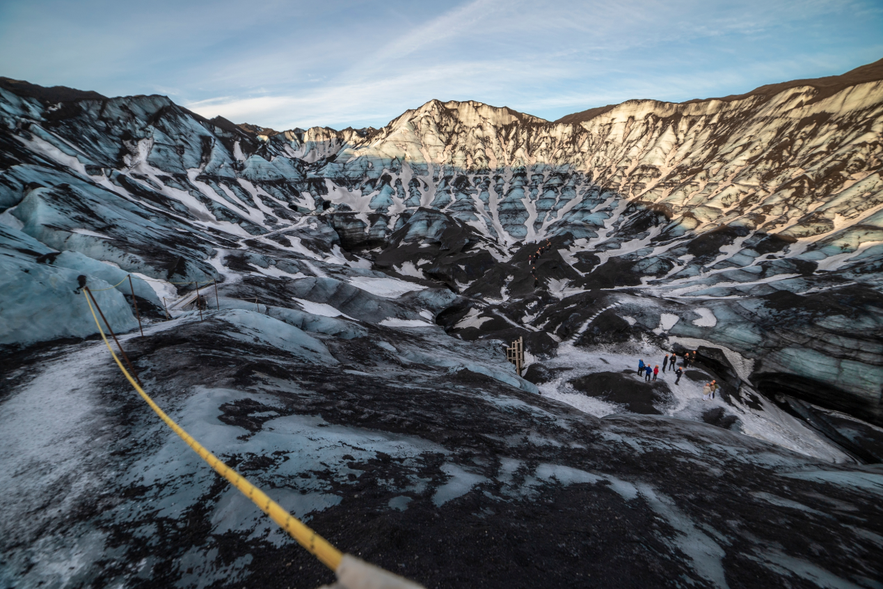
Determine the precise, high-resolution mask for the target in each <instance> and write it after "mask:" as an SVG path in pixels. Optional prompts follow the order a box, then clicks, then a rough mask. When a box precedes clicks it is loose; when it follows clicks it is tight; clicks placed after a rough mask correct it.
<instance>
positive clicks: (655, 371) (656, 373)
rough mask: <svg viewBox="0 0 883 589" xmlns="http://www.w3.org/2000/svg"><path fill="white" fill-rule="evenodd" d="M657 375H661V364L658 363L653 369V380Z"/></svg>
mask: <svg viewBox="0 0 883 589" xmlns="http://www.w3.org/2000/svg"><path fill="white" fill-rule="evenodd" d="M657 376H659V364H657V365H656V368H654V369H653V380H656V377H657Z"/></svg>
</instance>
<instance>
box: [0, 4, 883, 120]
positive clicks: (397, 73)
mask: <svg viewBox="0 0 883 589" xmlns="http://www.w3.org/2000/svg"><path fill="white" fill-rule="evenodd" d="M880 30H883V5H881V4H880V3H879V2H878V1H877V0H777V1H774V2H770V1H769V0H745V1H744V2H739V3H728V4H723V3H716V2H711V3H710V2H707V0H671V1H661V0H621V1H620V2H616V3H613V2H585V1H582V0H559V1H552V0H466V1H463V2H455V3H454V4H453V5H451V4H447V5H439V4H431V3H412V2H408V1H407V0H387V1H385V2H382V3H381V2H376V1H374V0H326V1H324V2H322V3H316V2H306V1H297V0H295V1H287V0H266V1H265V2H261V3H260V4H257V5H254V6H250V7H249V9H248V10H243V8H242V5H241V3H240V2H235V1H233V0H220V1H215V2H211V3H209V2H206V1H195V2H187V3H181V2H180V1H179V0H155V1H154V2H152V3H150V4H149V5H147V4H128V3H119V2H116V1H112V0H83V1H82V2H77V3H70V2H66V1H64V0H27V1H25V0H7V1H6V2H3V3H0V75H6V76H11V77H18V78H22V79H27V80H29V81H33V82H36V83H41V84H48V85H54V84H64V85H69V86H75V87H81V88H86V89H94V90H98V91H99V92H102V93H104V94H113V95H115V94H135V93H147V92H164V93H167V94H170V95H171V96H172V97H173V98H174V99H175V100H177V101H180V102H182V103H183V104H185V105H186V106H188V107H190V108H192V109H194V110H196V111H197V112H200V113H201V114H205V115H208V116H214V115H223V116H225V117H227V118H229V119H231V120H235V121H249V122H253V123H256V124H260V125H263V126H270V127H275V128H286V127H293V126H309V125H316V124H318V125H329V126H335V127H341V126H347V125H352V126H365V125H374V126H378V125H382V124H384V123H386V122H387V121H389V120H391V119H393V118H395V117H396V116H398V115H399V114H401V113H402V112H403V111H404V110H406V109H408V108H416V107H417V106H419V105H420V104H422V103H423V102H425V101H427V100H429V99H431V98H440V99H457V100H468V99H474V100H479V101H482V102H488V103H490V104H495V105H498V106H502V105H507V106H510V107H512V108H515V109H518V110H523V111H526V112H530V113H531V114H534V115H537V116H541V117H543V118H547V119H553V118H557V117H559V116H563V115H564V114H567V113H568V112H575V111H578V110H584V109H586V108H590V107H593V106H600V105H603V104H607V103H614V102H620V101H623V100H626V99H628V98H658V99H663V100H685V99H689V98H696V97H705V96H721V95H726V94H732V93H737V92H745V91H748V90H750V89H752V88H754V87H756V86H760V85H762V84H766V83H771V82H776V81H783V80H786V79H793V78H804V77H817V76H822V75H831V74H835V73H839V72H842V71H845V70H847V69H850V68H852V67H856V66H858V65H861V64H862V63H867V62H869V61H874V60H876V59H878V58H879V57H880V56H881V55H880V54H881V53H883V50H881V45H883V43H881V38H880V34H879V31H880Z"/></svg>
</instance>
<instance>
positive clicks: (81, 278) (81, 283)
mask: <svg viewBox="0 0 883 589" xmlns="http://www.w3.org/2000/svg"><path fill="white" fill-rule="evenodd" d="M77 284H78V285H79V286H78V287H77V289H76V290H75V291H74V292H75V293H76V294H80V293H82V292H83V289H84V288H86V277H85V276H83V275H82V274H80V275H79V276H77Z"/></svg>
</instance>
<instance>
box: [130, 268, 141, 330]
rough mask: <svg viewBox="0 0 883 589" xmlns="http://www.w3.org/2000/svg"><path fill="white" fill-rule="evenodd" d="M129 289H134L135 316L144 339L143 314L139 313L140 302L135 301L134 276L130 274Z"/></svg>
mask: <svg viewBox="0 0 883 589" xmlns="http://www.w3.org/2000/svg"><path fill="white" fill-rule="evenodd" d="M129 288H131V289H132V304H133V305H135V316H136V317H137V318H138V331H140V332H141V337H144V329H143V328H142V327H141V313H139V312H138V301H136V300H135V287H134V286H133V285H132V275H131V274H129Z"/></svg>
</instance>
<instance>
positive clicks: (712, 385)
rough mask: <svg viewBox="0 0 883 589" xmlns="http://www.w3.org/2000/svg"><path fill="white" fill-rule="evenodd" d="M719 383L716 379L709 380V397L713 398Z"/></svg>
mask: <svg viewBox="0 0 883 589" xmlns="http://www.w3.org/2000/svg"><path fill="white" fill-rule="evenodd" d="M718 388H719V385H718V384H717V381H716V380H713V381H711V398H712V399H714V394H715V393H716V392H717V389H718Z"/></svg>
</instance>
